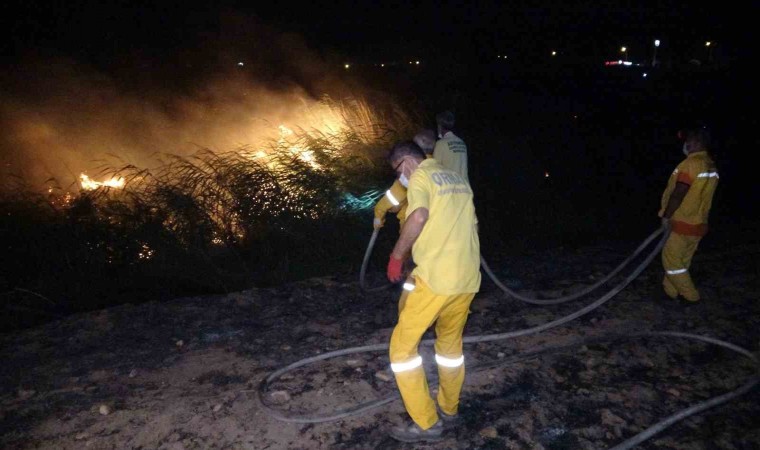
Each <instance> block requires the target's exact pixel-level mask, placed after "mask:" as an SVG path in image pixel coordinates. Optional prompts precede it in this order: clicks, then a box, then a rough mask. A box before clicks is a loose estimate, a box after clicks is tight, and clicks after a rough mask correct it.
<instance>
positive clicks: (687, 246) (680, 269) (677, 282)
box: [662, 232, 702, 302]
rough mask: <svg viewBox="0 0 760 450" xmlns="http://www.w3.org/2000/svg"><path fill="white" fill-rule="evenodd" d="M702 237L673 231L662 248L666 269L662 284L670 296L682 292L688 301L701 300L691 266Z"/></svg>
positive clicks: (663, 263)
mask: <svg viewBox="0 0 760 450" xmlns="http://www.w3.org/2000/svg"><path fill="white" fill-rule="evenodd" d="M701 239H702V237H701V236H685V235H683V234H677V233H673V232H671V233H670V236H669V237H668V240H667V241H666V242H665V246H664V247H663V248H662V266H663V268H664V269H665V277H664V278H663V280H662V286H663V288H664V289H665V293H666V294H667V295H668V296H669V297H671V298H676V297H678V294H681V296H683V298H685V299H686V300H688V301H691V302H696V301H699V298H700V297H699V291H697V288H696V287H695V286H694V282H693V281H692V280H691V276H690V275H689V266H691V259H692V257H693V256H694V253H695V252H696V251H697V246H698V245H699V241H700V240H701Z"/></svg>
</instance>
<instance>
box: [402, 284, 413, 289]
mask: <svg viewBox="0 0 760 450" xmlns="http://www.w3.org/2000/svg"><path fill="white" fill-rule="evenodd" d="M404 290H405V291H413V290H414V284H412V283H404Z"/></svg>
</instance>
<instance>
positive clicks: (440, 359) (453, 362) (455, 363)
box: [435, 353, 464, 367]
mask: <svg viewBox="0 0 760 450" xmlns="http://www.w3.org/2000/svg"><path fill="white" fill-rule="evenodd" d="M435 362H437V363H438V365H439V366H443V367H459V366H461V365H462V364H464V355H462V356H460V357H459V358H446V357H445V356H441V355H439V354H437V353H436V354H435Z"/></svg>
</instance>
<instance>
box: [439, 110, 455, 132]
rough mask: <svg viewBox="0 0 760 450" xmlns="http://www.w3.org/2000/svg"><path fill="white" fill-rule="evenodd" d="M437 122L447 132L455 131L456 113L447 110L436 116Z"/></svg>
mask: <svg viewBox="0 0 760 450" xmlns="http://www.w3.org/2000/svg"><path fill="white" fill-rule="evenodd" d="M435 122H436V123H437V124H438V125H440V126H441V127H442V128H445V129H447V130H453V129H454V113H453V112H451V111H449V110H446V111H442V112H439V113H438V114H437V115H436V116H435Z"/></svg>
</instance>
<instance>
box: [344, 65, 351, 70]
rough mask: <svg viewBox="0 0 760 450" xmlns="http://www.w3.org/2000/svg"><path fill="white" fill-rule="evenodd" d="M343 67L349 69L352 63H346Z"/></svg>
mask: <svg viewBox="0 0 760 450" xmlns="http://www.w3.org/2000/svg"><path fill="white" fill-rule="evenodd" d="M343 67H345V68H346V69H348V68H349V67H351V64H344V65H343Z"/></svg>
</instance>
